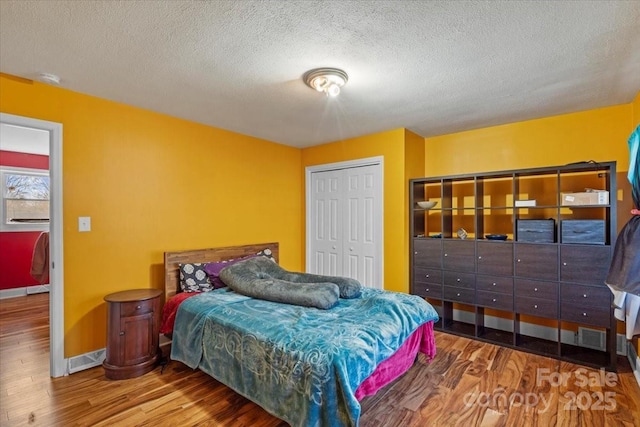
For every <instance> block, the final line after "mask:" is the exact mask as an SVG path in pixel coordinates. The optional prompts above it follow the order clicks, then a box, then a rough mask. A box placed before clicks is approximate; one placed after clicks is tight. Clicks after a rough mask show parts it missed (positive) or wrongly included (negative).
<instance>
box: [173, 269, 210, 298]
mask: <svg viewBox="0 0 640 427" xmlns="http://www.w3.org/2000/svg"><path fill="white" fill-rule="evenodd" d="M179 266H180V288H181V289H182V292H207V291H211V290H213V289H214V287H213V285H212V284H211V281H210V280H209V276H208V275H207V272H206V271H205V266H206V264H203V263H190V264H180V265H179Z"/></svg>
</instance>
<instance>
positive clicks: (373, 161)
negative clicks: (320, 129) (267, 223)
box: [305, 156, 384, 289]
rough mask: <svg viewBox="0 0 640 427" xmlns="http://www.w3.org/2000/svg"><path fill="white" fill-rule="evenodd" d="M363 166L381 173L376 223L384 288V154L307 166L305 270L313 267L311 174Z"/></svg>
mask: <svg viewBox="0 0 640 427" xmlns="http://www.w3.org/2000/svg"><path fill="white" fill-rule="evenodd" d="M362 166H377V167H378V172H379V174H380V183H381V185H380V189H379V192H378V196H379V197H378V201H377V203H376V207H375V209H376V211H377V214H378V218H379V223H378V224H376V226H377V227H378V231H379V233H380V247H379V248H378V249H377V252H376V257H379V259H380V262H379V264H378V265H379V271H378V273H379V274H380V280H381V286H382V289H384V156H375V157H366V158H363V159H355V160H347V161H344V162H336V163H326V164H322V165H315V166H307V167H305V271H307V272H308V271H309V270H310V267H311V239H310V237H309V236H311V232H312V230H311V214H312V212H313V210H312V209H311V194H312V190H313V189H312V182H311V174H313V173H316V172H328V171H332V170H339V169H351V168H357V167H362Z"/></svg>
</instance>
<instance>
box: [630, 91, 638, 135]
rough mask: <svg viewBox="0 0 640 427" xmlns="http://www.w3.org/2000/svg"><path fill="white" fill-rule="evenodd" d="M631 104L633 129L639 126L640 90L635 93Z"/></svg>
mask: <svg viewBox="0 0 640 427" xmlns="http://www.w3.org/2000/svg"><path fill="white" fill-rule="evenodd" d="M631 106H632V108H633V121H632V128H633V129H635V128H636V127H638V126H640V92H638V94H637V95H636V99H634V100H633V102H632V103H631Z"/></svg>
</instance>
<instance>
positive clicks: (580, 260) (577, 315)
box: [409, 162, 617, 370]
mask: <svg viewBox="0 0 640 427" xmlns="http://www.w3.org/2000/svg"><path fill="white" fill-rule="evenodd" d="M587 188H588V189H597V190H600V191H603V192H605V191H606V192H608V195H611V196H612V197H615V194H616V163H615V162H603V163H579V164H571V165H564V166H553V167H544V168H532V169H518V170H507V171H496V172H488V173H478V174H468V175H454V176H441V177H426V178H419V179H412V180H410V182H409V191H410V209H409V211H410V233H411V236H413V238H412V239H411V257H410V260H411V269H410V270H411V292H412V293H413V294H416V295H420V296H422V297H425V298H428V299H429V302H431V303H432V305H434V307H436V309H437V310H438V313H440V316H441V321H440V322H438V324H436V328H437V329H439V330H442V331H445V332H448V333H452V334H457V335H462V336H467V337H471V338H476V339H479V340H482V341H487V342H492V343H495V344H499V345H503V346H508V347H512V348H517V349H521V350H524V351H528V352H533V353H537V354H542V355H546V356H551V357H556V358H558V359H562V360H568V361H572V362H575V363H580V364H585V365H589V366H593V367H604V368H606V369H609V370H615V368H616V321H615V318H614V316H613V310H612V308H611V303H612V295H611V292H609V289H608V288H607V286H606V285H605V284H604V280H605V278H606V274H607V272H608V267H609V262H610V259H611V255H612V248H613V246H614V244H615V239H616V233H617V224H616V204H615V202H611V203H610V202H609V201H608V200H605V201H606V203H603V204H593V203H589V204H574V205H568V204H567V203H570V202H571V199H570V198H571V197H573V195H576V197H577V196H580V194H576V193H582V192H585V189H587ZM567 195H569V198H567ZM588 196H589V197H591V196H593V194H591V195H588ZM427 200H431V201H438V204H437V206H436V208H432V209H419V208H417V207H416V206H417V202H419V201H427ZM517 200H535V204H536V206H515V202H516V201H517ZM599 201H600V200H599ZM530 203H533V202H530ZM461 229H463V230H464V232H462V231H460V232H459V230H461ZM487 234H501V235H506V236H507V240H506V241H494V240H487V239H485V238H484V237H485V235H487ZM436 235H437V236H438V237H439V238H433V237H434V236H436ZM460 236H462V237H464V238H460ZM458 310H459V311H458ZM460 312H464V313H466V315H465V316H461V315H460V314H459V313H460ZM456 313H457V314H456ZM454 315H455V319H454ZM521 315H522V316H524V317H526V320H527V322H526V327H525V322H523V321H522V320H521ZM461 317H464V318H461ZM496 318H498V319H499V320H500V321H498V322H497V323H498V324H499V325H494V324H493V323H491V322H492V321H493V322H494V323H495V319H496ZM531 319H534V320H533V321H532V320H531ZM535 319H539V320H538V321H536V320H535ZM490 320H491V321H490ZM538 323H539V324H542V325H543V328H544V329H545V330H546V331H547V332H548V331H550V330H551V331H552V332H553V333H552V334H551V335H555V336H556V338H552V339H550V338H549V337H548V336H546V337H540V336H537V335H540V334H537V335H536V333H533V332H531V324H534V325H536V324H538ZM549 325H551V326H549ZM567 325H569V326H567ZM521 326H522V328H521ZM578 326H580V327H583V328H590V329H592V330H593V331H595V332H596V334H604V336H605V340H604V341H605V346H604V348H600V349H595V348H594V346H593V345H591V346H589V347H586V346H581V345H579V343H578V342H577V340H576V342H575V343H574V342H565V341H566V337H567V336H568V335H567V334H566V332H565V333H564V334H563V329H566V328H569V329H570V330H573V329H571V328H576V327H578ZM521 329H522V330H521ZM554 329H555V331H554ZM525 332H526V333H525ZM574 332H575V331H574ZM543 335H544V334H543ZM561 337H564V338H562V339H561Z"/></svg>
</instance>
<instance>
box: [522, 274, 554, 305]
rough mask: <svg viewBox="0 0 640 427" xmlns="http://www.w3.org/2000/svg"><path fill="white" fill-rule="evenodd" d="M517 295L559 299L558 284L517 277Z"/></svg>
mask: <svg viewBox="0 0 640 427" xmlns="http://www.w3.org/2000/svg"><path fill="white" fill-rule="evenodd" d="M514 291H515V295H516V297H521V296H522V297H528V298H545V299H547V300H552V301H553V302H554V303H555V302H557V301H558V284H557V283H555V282H542V281H540V280H527V279H516V280H515V287H514Z"/></svg>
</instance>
